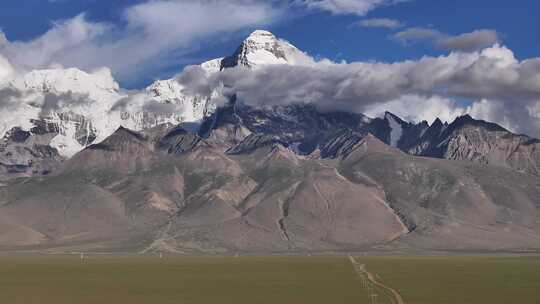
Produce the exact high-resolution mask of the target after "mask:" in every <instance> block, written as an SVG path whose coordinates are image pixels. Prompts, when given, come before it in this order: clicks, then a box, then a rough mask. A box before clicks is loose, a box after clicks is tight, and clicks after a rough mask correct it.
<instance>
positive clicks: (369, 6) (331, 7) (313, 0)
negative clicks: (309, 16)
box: [296, 0, 404, 16]
mask: <svg viewBox="0 0 540 304" xmlns="http://www.w3.org/2000/svg"><path fill="white" fill-rule="evenodd" d="M403 1H404V0H297V1H296V3H297V4H301V5H304V6H306V7H308V8H310V9H317V10H324V11H328V12H331V13H332V14H354V15H360V16H363V15H366V14H367V13H368V12H369V11H372V10H374V9H375V8H377V7H379V6H384V5H391V4H395V3H398V2H403Z"/></svg>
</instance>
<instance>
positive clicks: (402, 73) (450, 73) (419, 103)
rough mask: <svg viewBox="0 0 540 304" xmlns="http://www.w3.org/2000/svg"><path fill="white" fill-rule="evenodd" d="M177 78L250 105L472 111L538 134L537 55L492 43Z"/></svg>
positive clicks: (407, 113)
mask: <svg viewBox="0 0 540 304" xmlns="http://www.w3.org/2000/svg"><path fill="white" fill-rule="evenodd" d="M178 80H179V81H180V82H181V84H182V85H184V86H185V87H186V90H187V91H189V92H190V93H192V94H200V95H205V94H206V95H207V97H211V96H210V95H208V94H209V92H212V91H214V90H215V89H216V88H220V90H221V91H222V92H223V93H224V94H225V96H236V98H237V99H238V100H240V101H241V102H244V103H247V104H249V105H254V106H263V105H264V106H265V105H288V104H298V103H308V104H312V105H315V106H317V107H318V108H319V109H321V110H323V111H325V110H326V111H334V110H342V111H354V112H369V113H377V111H378V109H379V111H380V112H382V108H384V107H388V108H390V109H394V110H395V111H396V112H398V113H399V114H401V115H403V116H404V117H408V118H411V119H413V120H420V119H431V120H432V119H434V118H435V117H436V116H440V117H441V118H443V119H446V120H451V119H452V118H453V117H455V116H458V115H461V114H464V113H466V112H471V113H473V114H477V115H478V116H480V118H487V119H488V120H493V121H495V122H501V123H503V124H505V126H509V127H510V128H511V129H512V130H514V131H516V132H525V131H526V132H528V133H529V134H533V135H535V136H538V135H540V134H539V131H540V130H538V129H536V130H533V129H532V128H531V127H530V126H533V125H535V124H537V122H538V116H539V114H540V112H539V111H538V108H539V107H538V100H540V58H539V59H529V60H525V61H521V62H520V61H518V60H516V59H515V57H514V55H513V53H512V52H511V51H510V50H509V49H507V48H505V47H502V46H498V45H497V46H494V47H492V48H488V49H485V50H483V51H481V52H472V53H463V52H453V53H450V54H449V55H445V56H439V57H424V58H422V59H420V60H417V61H404V62H398V63H393V64H387V63H377V62H355V63H330V62H328V61H325V62H320V63H318V64H315V65H312V66H289V65H273V66H267V67H265V68H260V69H257V70H249V69H244V68H234V69H228V70H223V71H221V72H218V73H216V74H211V75H207V74H205V73H203V72H202V71H200V68H199V67H196V66H192V67H188V68H186V69H185V71H184V73H182V74H181V75H180V76H179V77H178ZM456 99H459V100H462V99H465V100H470V101H473V102H474V103H473V104H472V105H471V106H469V107H465V106H463V105H459V104H458V103H456V102H454V101H452V100H456ZM482 100H490V104H493V105H495V104H499V107H500V108H499V109H495V110H493V111H492V112H486V110H485V106H483V107H484V112H482V111H481V107H482ZM484 103H485V102H484ZM396 109H397V110H396ZM522 109H526V110H522ZM482 113H485V114H482ZM495 113H497V115H500V116H496V115H495ZM515 113H519V114H515ZM480 114H482V115H480ZM484 116H486V117H484Z"/></svg>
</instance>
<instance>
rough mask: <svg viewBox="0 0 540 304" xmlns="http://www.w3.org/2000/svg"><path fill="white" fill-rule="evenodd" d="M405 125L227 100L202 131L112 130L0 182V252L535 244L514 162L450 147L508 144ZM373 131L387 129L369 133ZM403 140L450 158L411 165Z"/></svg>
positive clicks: (537, 186) (530, 185) (535, 180)
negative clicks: (55, 162) (35, 173)
mask: <svg viewBox="0 0 540 304" xmlns="http://www.w3.org/2000/svg"><path fill="white" fill-rule="evenodd" d="M389 119H394V120H396V121H392V122H389ZM463 120H465V121H463ZM385 121H387V122H389V124H388V125H386V126H387V127H388V128H385V124H384V122H385ZM401 122H402V121H401ZM401 122H400V121H397V118H395V117H393V116H392V117H390V116H389V115H387V117H385V118H383V119H379V120H370V119H367V118H365V117H364V116H362V115H356V114H343V113H322V114H321V113H319V112H317V111H316V110H315V109H312V108H309V107H305V108H304V107H300V106H295V107H285V108H273V109H267V110H261V109H252V108H248V107H245V106H241V105H236V106H234V107H228V108H223V109H220V110H219V111H217V112H216V113H215V115H214V116H213V117H210V118H209V119H208V121H207V122H206V123H205V124H203V127H202V128H201V130H200V132H199V133H192V132H188V131H186V130H184V129H182V128H181V127H179V126H178V127H173V128H167V127H157V128H155V129H149V130H146V131H145V132H133V131H131V130H128V129H125V128H120V129H118V130H117V131H116V132H115V133H114V134H113V135H112V136H110V137H109V138H107V139H106V140H105V141H103V142H101V143H99V144H95V145H92V146H89V147H88V148H86V149H85V150H83V151H81V152H80V153H78V154H76V155H75V156H74V157H72V158H71V159H69V160H67V161H65V162H64V163H63V164H62V165H61V167H60V168H59V169H58V170H56V171H54V172H53V173H52V174H50V175H48V176H41V177H33V178H29V179H28V178H27V179H13V180H10V181H8V182H7V183H8V184H7V185H6V186H5V187H2V188H0V204H1V207H0V227H1V228H2V229H0V246H1V248H4V249H15V248H17V249H41V250H64V251H69V250H103V251H116V250H130V251H140V252H143V251H158V250H159V251H172V252H186V253H189V252H201V251H203V252H226V251H251V252H293V251H340V250H343V251H345V250H355V249H357V250H363V249H369V248H379V249H395V248H400V249H413V248H414V249H442V250H452V249H461V250H521V249H538V248H539V247H540V220H539V219H540V217H539V214H538V212H539V208H540V199H539V198H540V177H539V176H538V175H535V174H530V173H534V172H530V170H522V171H525V172H520V170H515V169H512V168H516V169H520V168H519V167H516V166H515V164H516V163H515V162H513V161H508V163H506V164H503V165H506V166H507V167H508V168H505V167H504V166H490V165H486V164H490V163H491V160H493V159H495V158H494V157H495V156H493V155H502V154H497V153H499V151H508V152H511V149H508V150H507V149H506V148H503V147H504V145H506V142H504V141H497V142H501V144H500V145H499V146H497V145H492V144H490V145H486V146H487V147H488V148H486V149H484V150H479V153H484V154H485V155H486V156H485V158H484V159H487V160H488V161H484V159H481V158H470V155H475V154H474V153H465V152H463V153H462V152H459V153H449V152H448V151H455V150H452V148H451V147H454V144H453V143H452V142H453V141H457V142H458V143H461V142H460V141H459V140H458V138H459V139H461V138H464V139H467V140H468V141H467V143H468V146H467V147H468V148H467V149H469V150H470V149H473V150H474V149H478V148H477V147H484V146H483V145H481V144H479V142H478V141H474V140H473V139H474V138H476V137H471V136H472V135H471V134H478V133H479V134H482V136H485V137H486V138H490V139H491V138H492V139H493V140H496V139H497V138H502V139H505V140H508V142H510V140H509V139H508V138H510V139H512V138H521V137H520V136H517V135H512V134H510V133H509V132H507V131H505V130H504V129H502V128H500V127H496V126H494V125H489V124H486V123H484V122H478V121H473V120H469V118H467V117H465V118H461V119H458V120H457V121H456V122H454V123H452V124H450V125H448V126H444V125H442V124H441V125H442V126H441V127H440V130H438V131H437V130H436V129H435V128H438V127H437V125H438V124H437V123H434V124H433V125H432V126H425V124H422V125H421V126H417V125H414V124H407V126H406V127H405V126H404V127H403V130H402V131H401V132H396V131H394V132H393V134H392V131H391V130H393V129H392V128H394V129H395V128H396V124H400V123H401ZM374 126H379V127H380V128H379V129H378V130H382V131H381V132H380V133H379V136H380V134H386V135H388V134H390V135H389V136H388V137H385V139H384V140H380V139H378V138H377V137H375V136H374V135H372V134H371V133H377V132H375V131H373V132H371V131H370V130H375V129H374V128H375V127H374ZM381 126H382V127H381ZM370 128H371V129H370ZM388 129H391V130H390V132H385V131H384V130H386V131H388ZM419 130H420V131H419ZM434 130H435V131H434ZM370 132H371V133H370ZM471 132H472V133H471ZM475 132H477V133H475ZM398 134H401V135H402V136H403V135H405V134H416V135H415V136H416V137H418V138H417V139H416V141H414V143H413V140H412V139H411V140H403V138H401V137H400V138H398V139H397V140H396V136H397V135H398ZM428 136H429V137H428ZM411 137H412V135H411ZM388 140H390V141H391V144H392V143H394V144H396V146H397V147H394V146H392V145H388V144H386V143H385V142H384V141H388ZM424 142H427V143H428V144H425V145H422V144H420V143H424ZM440 142H444V143H445V144H446V143H448V144H447V145H446V146H444V147H443V146H441V145H440ZM512 143H515V142H514V141H512ZM503 144H504V145H503ZM535 144H536V143H533V142H531V143H528V145H535ZM404 145H410V146H411V147H413V146H414V147H420V146H421V147H425V148H423V149H418V150H415V153H416V154H421V155H425V154H429V153H435V152H433V151H438V153H440V154H438V155H436V156H439V157H447V158H454V159H459V161H458V160H446V159H436V158H426V157H417V156H412V155H410V154H407V153H405V152H403V151H402V150H400V149H404V148H403V147H404ZM521 145H523V147H525V143H522V144H521ZM437 147H443V148H440V149H439V150H437V149H436V148H437ZM411 149H412V148H411ZM523 149H524V148H523ZM440 151H443V152H440ZM459 151H461V150H459ZM467 151H468V150H467ZM475 151H476V150H475ZM428 152H429V153H428ZM501 153H502V152H501ZM512 153H516V152H511V153H510V154H509V155H514V154H512ZM434 155H435V154H434ZM501 157H502V156H501ZM506 159H507V160H508V159H509V158H506ZM516 159H518V158H516ZM463 160H473V161H472V162H471V161H463ZM520 160H521V158H520ZM520 164H523V163H520ZM528 172H529V173H528Z"/></svg>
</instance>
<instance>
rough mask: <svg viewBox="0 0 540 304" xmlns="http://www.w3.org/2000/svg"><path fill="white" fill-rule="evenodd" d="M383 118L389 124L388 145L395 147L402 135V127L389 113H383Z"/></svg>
mask: <svg viewBox="0 0 540 304" xmlns="http://www.w3.org/2000/svg"><path fill="white" fill-rule="evenodd" d="M385 119H386V120H387V121H388V124H389V126H390V129H391V131H390V145H391V146H392V147H397V145H398V142H399V140H400V139H401V137H402V136H403V127H402V126H401V124H400V123H399V122H398V121H397V120H396V119H395V117H394V116H393V115H391V114H388V115H385Z"/></svg>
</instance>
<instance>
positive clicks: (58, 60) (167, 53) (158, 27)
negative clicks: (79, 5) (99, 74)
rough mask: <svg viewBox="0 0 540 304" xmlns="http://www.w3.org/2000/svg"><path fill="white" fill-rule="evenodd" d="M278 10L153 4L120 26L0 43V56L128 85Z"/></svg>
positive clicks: (71, 28)
mask: <svg viewBox="0 0 540 304" xmlns="http://www.w3.org/2000/svg"><path fill="white" fill-rule="evenodd" d="M279 15H280V11H279V8H277V7H276V6H274V5H272V4H271V3H269V2H263V1H256V0H230V1H219V0H208V1H187V0H154V1H146V2H143V3H140V4H136V5H133V6H130V7H128V8H126V9H125V11H124V12H123V14H122V19H123V20H122V23H121V24H123V25H113V24H109V23H104V22H94V21H91V20H89V19H88V18H87V17H86V16H85V15H84V14H80V15H78V16H76V17H74V18H71V19H68V20H63V21H58V22H55V23H54V24H53V26H52V28H51V29H49V30H48V31H47V32H46V33H44V34H43V35H42V36H40V37H37V38H35V39H33V40H30V41H5V42H4V43H0V54H3V55H4V56H5V57H7V58H8V59H9V60H10V61H11V63H12V64H14V65H16V66H19V67H22V68H43V67H48V66H50V65H51V64H61V65H63V66H67V67H72V66H75V67H78V68H81V69H85V70H92V69H95V68H97V67H101V66H107V67H110V68H111V69H112V70H113V72H114V74H115V76H116V77H117V78H119V79H120V80H123V81H126V80H127V81H130V80H133V78H137V77H139V76H140V73H141V72H143V71H144V72H148V71H150V72H154V71H158V70H160V69H161V68H162V65H163V64H166V63H169V62H170V61H171V60H175V59H176V58H178V56H181V55H183V54H186V53H188V52H190V51H193V50H196V49H197V48H198V46H199V44H200V43H202V42H208V41H210V40H211V39H214V38H216V39H224V38H223V37H224V36H223V34H225V33H234V32H236V31H239V30H242V29H246V28H251V27H255V26H260V25H264V24H268V23H271V22H273V21H275V20H276V19H277V18H278V17H279Z"/></svg>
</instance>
